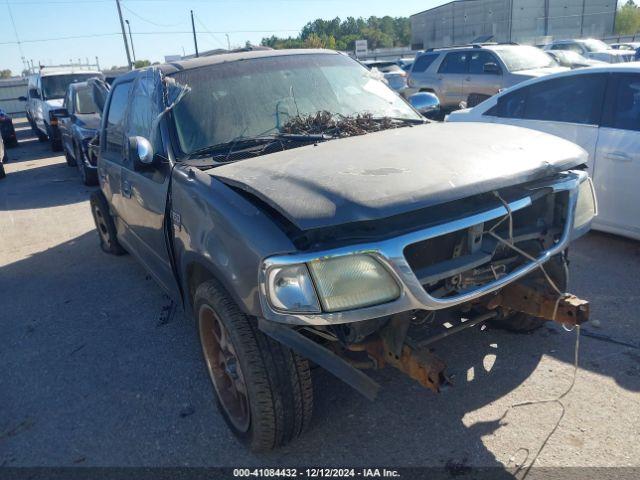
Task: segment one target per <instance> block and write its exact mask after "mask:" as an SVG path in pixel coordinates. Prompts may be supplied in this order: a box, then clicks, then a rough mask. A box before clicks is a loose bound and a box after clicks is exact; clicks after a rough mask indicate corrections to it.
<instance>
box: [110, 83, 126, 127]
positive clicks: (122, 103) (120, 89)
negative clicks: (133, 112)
mask: <svg viewBox="0 0 640 480" xmlns="http://www.w3.org/2000/svg"><path fill="white" fill-rule="evenodd" d="M130 89H131V82H127V83H122V84H120V85H118V86H117V87H116V88H115V90H114V91H113V93H112V94H111V102H110V103H109V114H108V116H107V128H109V127H111V126H114V125H121V124H122V119H123V117H124V112H125V110H126V109H127V102H128V101H129V90H130Z"/></svg>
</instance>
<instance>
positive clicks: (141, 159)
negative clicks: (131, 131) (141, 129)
mask: <svg viewBox="0 0 640 480" xmlns="http://www.w3.org/2000/svg"><path fill="white" fill-rule="evenodd" d="M129 158H130V159H131V160H132V161H133V168H134V169H135V170H146V169H148V168H149V167H152V166H153V163H154V156H153V147H152V146H151V143H150V142H149V140H147V139H146V138H144V137H129Z"/></svg>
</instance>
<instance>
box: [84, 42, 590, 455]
mask: <svg viewBox="0 0 640 480" xmlns="http://www.w3.org/2000/svg"><path fill="white" fill-rule="evenodd" d="M99 142H100V147H99V148H100V151H99V158H98V162H97V165H98V167H97V168H98V178H99V181H100V190H99V191H97V192H96V193H94V194H93V195H92V197H91V208H92V212H93V215H94V218H95V221H96V225H97V229H98V232H99V236H100V242H101V245H102V248H103V249H104V250H105V251H107V252H110V253H114V254H121V253H124V252H125V251H126V252H129V253H131V254H133V255H134V256H135V257H136V258H137V259H138V260H139V261H140V262H141V263H142V264H143V265H144V266H145V267H146V269H147V270H148V271H149V272H150V273H151V275H152V276H153V277H154V278H155V279H156V280H157V281H158V283H159V284H160V285H161V286H162V287H163V288H164V289H165V290H166V291H167V292H168V294H169V295H171V296H172V298H174V299H175V301H176V302H179V303H180V304H182V305H183V307H184V310H185V312H186V314H187V315H188V316H193V318H194V319H195V322H196V325H197V328H198V331H199V333H200V339H201V343H202V350H203V353H204V359H205V363H206V367H207V371H208V373H209V375H210V378H211V380H212V383H213V387H214V389H215V392H216V396H217V399H218V405H219V407H220V411H221V413H222V415H223V416H224V418H225V420H226V421H227V423H228V425H229V427H230V428H231V429H232V431H233V432H234V433H235V434H236V435H237V436H238V437H239V438H241V439H242V440H243V441H244V442H245V443H246V444H248V445H249V446H250V447H251V448H253V449H255V450H265V449H271V448H274V447H277V446H279V445H282V444H284V443H286V442H288V441H290V440H292V439H294V438H295V437H297V436H298V435H299V434H300V433H301V432H302V431H303V430H304V429H305V428H306V427H307V426H308V424H309V421H310V417H311V411H312V404H313V392H312V383H311V375H310V370H309V361H312V362H314V363H315V364H317V365H319V366H321V367H323V368H325V369H326V370H328V371H330V372H331V373H333V374H334V375H336V376H337V377H338V378H340V379H341V380H343V381H344V382H346V383H347V384H349V385H350V386H352V387H354V388H355V389H356V390H357V391H359V392H360V393H362V394H363V395H365V396H367V397H369V398H373V397H375V394H376V392H377V390H378V389H379V385H378V384H377V383H376V382H374V381H373V380H372V379H371V378H370V377H369V376H368V375H366V374H365V373H364V372H363V371H362V368H366V367H375V368H382V367H384V366H385V365H388V366H392V367H395V368H397V369H399V370H401V371H403V372H405V373H406V374H408V375H409V376H411V377H412V378H414V379H415V380H416V381H418V382H419V383H420V384H422V385H423V386H425V387H428V388H431V389H432V390H434V391H438V389H439V387H440V385H441V383H442V382H445V381H446V373H445V365H444V362H443V360H441V359H440V358H438V357H436V356H435V355H434V354H433V353H432V352H431V351H430V350H429V348H430V346H431V345H433V344H434V343H435V342H437V341H439V340H440V339H442V338H444V337H445V336H447V335H450V334H452V333H456V332H458V331H460V330H462V329H464V328H469V327H472V326H474V325H478V324H480V323H482V322H489V323H491V324H492V325H494V326H496V327H503V328H508V329H511V330H516V331H528V330H532V329H533V328H536V327H537V326H540V325H541V324H542V322H544V321H545V320H555V321H557V322H560V323H563V324H567V325H576V324H580V323H581V322H584V321H585V320H586V319H587V316H588V304H587V303H586V302H584V301H582V300H580V299H578V298H576V297H574V296H570V295H565V294H564V290H565V288H566V276H567V262H566V249H567V246H568V244H569V242H570V241H571V240H572V239H574V238H576V237H577V236H579V235H582V234H583V233H585V232H586V231H587V230H588V229H589V226H590V222H591V219H592V217H593V216H594V215H595V197H594V194H593V190H592V188H591V183H590V180H589V179H588V176H587V173H586V171H585V170H584V164H585V162H586V153H585V152H584V151H583V150H582V149H580V148H579V147H577V146H575V145H574V144H572V143H569V142H567V141H564V140H562V139H560V138H557V137H553V136H550V135H546V134H543V133H540V132H534V131H531V130H525V129H520V128H516V127H509V126H499V125H484V124H455V123H454V124H435V123H429V122H427V121H426V120H425V119H423V118H422V117H421V116H420V114H419V113H418V112H417V111H416V110H415V109H414V108H412V106H411V105H410V104H409V103H407V102H406V101H405V100H404V99H402V98H401V97H399V96H398V95H397V94H396V93H394V92H393V91H391V90H390V89H389V88H388V87H387V86H386V85H385V84H384V83H383V82H381V81H380V80H379V79H377V78H376V77H375V76H372V75H371V74H370V72H369V71H367V70H366V69H365V68H363V67H362V66H361V65H359V64H358V63H357V62H355V61H354V60H352V59H350V58H348V57H346V56H344V55H341V54H338V53H335V52H331V51H323V50H297V51H287V50H280V51H237V52H230V53H224V54H220V55H216V56H212V57H206V58H199V59H193V60H188V61H181V62H176V63H171V64H166V65H162V66H159V67H154V68H149V69H145V70H136V71H133V72H131V73H129V74H127V75H124V76H122V77H119V78H118V79H117V80H116V81H115V83H114V84H113V87H112V90H111V92H110V94H109V97H108V99H107V101H106V105H105V108H104V112H103V116H102V125H101V130H100V139H99ZM442 324H444V325H446V326H448V328H447V327H446V326H442Z"/></svg>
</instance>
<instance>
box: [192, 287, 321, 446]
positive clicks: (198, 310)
mask: <svg viewBox="0 0 640 480" xmlns="http://www.w3.org/2000/svg"><path fill="white" fill-rule="evenodd" d="M194 312H195V317H196V323H197V325H198V329H199V333H200V340H201V344H202V348H203V355H204V358H205V364H206V365H207V370H208V372H209V375H210V377H211V380H212V384H213V387H214V391H215V392H216V399H217V404H218V409H219V410H220V413H221V414H222V416H223V418H224V419H225V421H226V423H227V425H228V426H229V428H230V429H231V431H232V432H233V433H234V434H235V435H236V437H238V438H239V439H240V440H241V441H242V442H243V443H244V444H245V445H247V446H248V447H249V448H251V450H253V451H268V450H272V449H274V448H277V447H279V446H282V445H285V444H287V443H289V442H290V441H292V440H294V439H295V438H297V437H298V436H299V435H300V434H301V433H302V432H303V431H305V430H306V429H307V427H308V426H309V423H310V421H311V416H312V412H313V386H312V383H311V372H310V370H309V362H308V361H307V360H306V359H303V358H302V357H300V356H299V355H298V354H296V353H295V352H293V351H292V350H290V349H289V348H287V347H285V346H284V345H282V344H280V343H278V342H276V341H275V340H273V339H272V338H270V337H268V336H266V335H265V334H263V333H262V332H260V331H259V330H258V328H257V322H256V320H255V319H254V318H252V317H249V316H247V315H245V314H244V313H242V312H241V311H240V309H239V308H238V307H237V305H236V304H235V303H234V302H233V300H232V299H231V298H230V296H229V295H228V294H227V292H226V291H224V289H223V288H222V287H220V286H219V285H218V283H217V282H215V281H208V282H205V283H203V284H202V285H200V286H199V287H198V288H197V290H196V293H195V295H194ZM212 318H213V320H214V321H215V322H218V323H217V325H219V324H221V325H222V327H224V328H225V329H226V331H225V336H226V335H228V339H229V341H226V342H225V343H230V344H231V346H232V351H233V356H234V361H235V362H237V363H235V364H234V365H237V367H239V369H240V373H239V377H240V378H241V380H242V384H243V387H244V388H245V389H244V393H242V394H240V395H243V396H244V402H245V404H246V408H245V409H244V411H246V412H248V415H247V416H248V419H246V418H243V417H242V415H240V419H241V420H244V422H241V421H239V420H238V415H237V413H238V412H237V410H236V412H235V413H236V415H234V413H233V412H232V411H231V409H230V408H229V407H228V406H225V400H224V399H225V398H226V399H227V403H228V400H229V398H230V397H229V396H226V397H225V396H224V391H223V393H222V394H221V393H220V391H221V389H222V388H225V386H224V385H222V386H221V385H219V384H220V382H221V380H220V376H221V375H222V376H224V375H225V373H224V372H225V371H227V370H228V367H227V365H228V364H227V363H226V362H227V360H225V363H224V367H223V366H222V362H220V361H219V360H218V361H216V362H214V363H213V364H212V360H211V359H216V358H220V353H219V352H218V356H217V357H216V356H215V355H214V354H212V352H211V349H210V343H208V342H209V340H210V339H211V338H213V337H214V336H215V335H216V334H215V333H214V332H213V329H212V330H211V331H210V330H209V325H210V323H207V322H210V321H211V319H212ZM218 328H220V327H219V326H218ZM225 338H226V337H225ZM220 344H221V342H220ZM207 352H208V353H207ZM225 358H227V357H225ZM208 359H209V360H208ZM216 363H217V367H216ZM237 367H234V370H233V371H234V372H235V368H237ZM216 368H217V369H218V370H217V373H216ZM221 372H222V373H221ZM216 379H217V380H216ZM232 383H233V384H235V383H236V382H232ZM226 388H227V390H226V391H227V393H228V391H229V390H228V387H226ZM237 391H239V390H236V392H237ZM228 410H229V411H228ZM244 411H243V412H240V413H241V414H243V413H244ZM230 412H231V413H230ZM238 423H240V424H241V425H244V427H242V428H239V427H238V426H237V424H238Z"/></svg>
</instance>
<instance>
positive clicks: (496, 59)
mask: <svg viewBox="0 0 640 480" xmlns="http://www.w3.org/2000/svg"><path fill="white" fill-rule="evenodd" d="M564 70H568V69H567V68H564V67H561V66H559V65H558V64H557V62H556V61H555V60H553V58H551V57H550V56H549V55H547V54H546V53H544V52H543V51H542V50H540V49H538V48H536V47H530V46H525V45H516V44H474V45H467V46H463V47H451V48H442V49H430V50H427V51H425V52H422V53H419V54H418V55H416V60H415V62H414V63H413V67H412V68H411V72H410V73H409V78H408V80H407V84H408V87H409V88H408V89H407V90H406V95H409V94H411V93H415V92H418V91H420V92H433V93H435V94H436V95H437V96H438V99H439V100H440V105H441V107H442V109H445V110H453V109H456V108H459V106H460V104H461V103H462V102H465V103H466V104H467V106H473V105H475V104H477V103H480V102H481V101H483V100H485V99H487V98H489V97H490V96H492V95H495V94H496V93H498V92H499V91H500V90H502V89H504V88H508V87H510V86H512V85H515V84H516V83H520V82H522V81H524V80H528V79H530V78H534V77H541V76H543V75H548V74H550V73H555V72H561V71H564Z"/></svg>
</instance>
